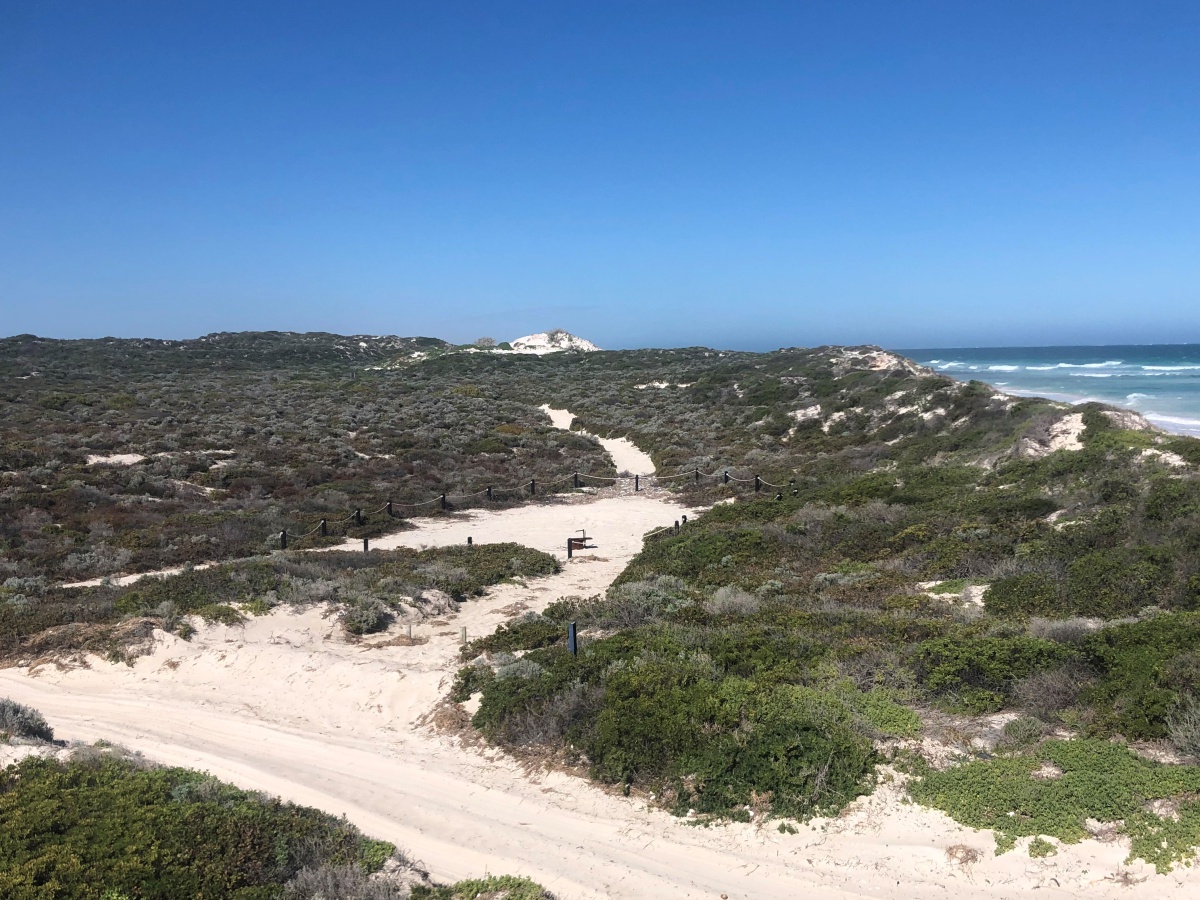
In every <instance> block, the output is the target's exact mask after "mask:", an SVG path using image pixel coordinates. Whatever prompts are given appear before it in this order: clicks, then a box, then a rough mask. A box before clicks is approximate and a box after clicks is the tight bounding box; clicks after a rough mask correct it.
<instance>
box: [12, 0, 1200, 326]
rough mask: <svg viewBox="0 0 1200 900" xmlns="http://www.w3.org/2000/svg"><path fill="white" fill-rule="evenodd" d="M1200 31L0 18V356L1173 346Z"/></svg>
mask: <svg viewBox="0 0 1200 900" xmlns="http://www.w3.org/2000/svg"><path fill="white" fill-rule="evenodd" d="M1197 47H1200V4H1196V3H1194V2H1178V3H1168V2H1154V0H1143V2H1138V3H1133V2H1130V3H1107V2H1102V0H1091V2H1052V0H1039V2H1022V0H1004V2H1000V0H995V2H991V3H971V2H962V0H955V2H917V0H912V2H908V0H885V2H853V0H848V2H847V0H843V2H802V0H791V2H779V3H762V2H753V0H739V2H736V3H735V2H725V3H708V2H687V3H683V2H680V3H673V2H657V0H637V2H628V3H625V2H603V3H601V2H583V0H555V2H545V3H542V2H523V0H522V2H515V3H499V2H491V3H482V2H477V3H472V2H454V0H449V2H447V0H439V2H437V3H434V2H427V3H420V4H417V3H403V2H387V3H369V2H359V3H342V4H334V3H312V2H303V0H292V2H288V3H255V2H248V0H242V2H238V3H226V2H219V0H205V2H188V0H171V2H168V3H164V2H160V0H156V2H134V0H128V2H106V0H94V2H88V3H82V2H78V0H76V2H71V3H65V2H52V0H47V2H37V3H32V2H21V0H0V334H14V333H19V332H35V333H38V334H43V335H50V336H57V337H88V336H102V335H109V334H112V335H122V336H134V335H150V336H158V337H189V336H196V335H199V334H203V333H205V332H209V331H218V330H241V329H269V328H276V329H289V330H327V331H338V332H343V333H398V334H425V335H435V336H439V337H445V338H449V339H453V340H470V339H473V338H475V337H478V336H480V335H484V334H487V335H492V336H494V337H496V338H499V339H505V338H511V337H515V336H518V335H521V334H525V333H528V332H530V331H539V330H544V329H546V328H552V327H562V328H567V329H568V330H571V331H574V332H576V333H579V334H582V335H584V336H586V337H589V338H591V339H592V340H595V341H596V342H597V343H599V344H601V345H602V346H606V347H636V346H675V345H688V344H708V345H712V346H722V347H738V348H747V349H765V348H771V347H778V346H784V345H815V344H820V343H878V344H883V345H885V346H898V347H904V346H924V347H928V346H960V345H970V346H975V345H1020V344H1102V343H1134V342H1155V341H1168V342H1170V341H1200V164H1198V162H1200V53H1197V52H1196V48H1197Z"/></svg>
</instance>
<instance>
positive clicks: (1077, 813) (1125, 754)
mask: <svg viewBox="0 0 1200 900" xmlns="http://www.w3.org/2000/svg"><path fill="white" fill-rule="evenodd" d="M1197 790H1200V767H1196V766H1168V765H1162V764H1159V763H1154V762H1150V761H1148V760H1145V759H1142V758H1141V757H1139V756H1137V755H1136V754H1134V753H1132V752H1130V751H1129V750H1128V749H1127V748H1126V747H1124V746H1122V745H1120V744H1116V743H1112V742H1109V741H1100V740H1094V739H1079V740H1073V741H1057V740H1052V741H1046V742H1045V743H1043V744H1041V745H1039V746H1037V747H1036V748H1034V749H1031V750H1027V751H1024V752H1021V753H1018V754H1016V755H1013V756H1008V757H1003V758H997V759H990V760H977V761H974V762H968V763H964V764H962V765H959V766H955V767H953V768H950V769H945V770H943V771H940V772H933V771H930V772H927V773H926V774H924V775H923V776H922V777H920V778H918V779H915V780H914V781H912V782H910V784H909V792H910V793H911V794H912V796H913V798H914V799H916V800H917V801H918V802H920V803H924V804H926V805H928V806H932V807H935V808H937V809H940V810H943V811H944V812H946V813H947V814H949V815H950V816H952V817H953V818H954V819H956V820H957V821H959V822H962V823H963V824H964V825H969V826H971V827H972V828H988V829H991V830H992V831H994V832H995V835H996V852H997V853H1003V852H1005V851H1007V850H1011V849H1012V848H1013V846H1014V845H1015V843H1016V840H1017V838H1021V837H1032V838H1034V839H1035V841H1039V843H1037V844H1031V845H1030V848H1029V849H1030V855H1038V853H1039V852H1041V853H1043V854H1044V853H1045V852H1048V851H1046V846H1045V845H1046V844H1048V842H1046V841H1045V840H1044V839H1043V838H1044V837H1052V838H1056V839H1057V840H1059V841H1062V842H1063V843H1065V844H1074V843H1078V842H1079V841H1082V840H1084V839H1085V838H1087V837H1088V836H1089V832H1088V829H1087V820H1089V819H1092V820H1095V821H1097V822H1100V823H1119V822H1123V823H1124V825H1123V826H1120V828H1121V830H1123V831H1124V833H1125V834H1127V835H1128V836H1129V838H1130V840H1131V842H1132V846H1131V850H1130V853H1129V861H1133V860H1135V859H1142V860H1145V861H1146V862H1148V863H1150V864H1152V865H1154V866H1155V867H1156V868H1157V869H1158V871H1160V872H1166V871H1169V870H1170V868H1171V867H1172V866H1173V865H1175V864H1177V863H1180V862H1188V861H1190V860H1192V859H1194V857H1195V848H1196V847H1197V846H1200V802H1198V801H1197V800H1196V799H1195V792H1196V791H1197ZM1156 800H1157V801H1176V802H1175V804H1173V805H1175V806H1176V812H1177V815H1178V819H1175V818H1173V817H1172V816H1171V815H1165V816H1164V815H1159V814H1156V813H1154V812H1153V811H1151V810H1150V809H1149V808H1148V805H1149V804H1150V803H1151V802H1152V801H1156ZM1051 846H1052V845H1051Z"/></svg>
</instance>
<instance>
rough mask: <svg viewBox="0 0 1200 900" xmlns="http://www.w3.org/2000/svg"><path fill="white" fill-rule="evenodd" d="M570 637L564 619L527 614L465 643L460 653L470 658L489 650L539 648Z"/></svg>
mask: <svg viewBox="0 0 1200 900" xmlns="http://www.w3.org/2000/svg"><path fill="white" fill-rule="evenodd" d="M547 612H549V610H548V611H547ZM566 639H567V629H566V624H565V623H564V622H558V621H554V620H553V619H550V618H548V617H547V616H544V615H537V614H536V613H534V614H526V615H524V616H522V617H521V618H519V619H517V620H516V621H513V622H509V623H508V624H506V625H501V626H500V627H498V628H497V629H496V630H495V631H493V632H492V633H491V634H487V635H484V636H483V637H481V638H476V639H475V640H473V641H468V642H467V643H466V644H464V645H463V648H462V650H461V651H460V655H461V656H462V658H463V659H464V660H469V659H474V658H475V657H476V656H478V655H479V654H481V653H486V652H493V653H497V652H504V651H507V652H512V651H513V650H537V649H539V648H541V647H550V646H552V645H554V644H558V643H565V642H566Z"/></svg>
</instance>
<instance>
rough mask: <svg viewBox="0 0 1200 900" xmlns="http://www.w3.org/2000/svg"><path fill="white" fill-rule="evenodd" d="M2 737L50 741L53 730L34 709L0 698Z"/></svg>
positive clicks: (0, 732) (52, 738) (0, 734)
mask: <svg viewBox="0 0 1200 900" xmlns="http://www.w3.org/2000/svg"><path fill="white" fill-rule="evenodd" d="M3 735H8V736H10V737H24V738H36V739H38V740H40V741H52V740H54V729H53V728H51V727H50V725H49V724H48V723H47V722H46V720H45V719H44V718H43V717H42V714H41V713H40V712H38V711H37V710H36V709H33V708H32V707H29V706H23V705H22V704H20V703H17V702H16V701H15V700H9V699H8V698H7V697H0V736H3Z"/></svg>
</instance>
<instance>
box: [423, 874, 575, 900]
mask: <svg viewBox="0 0 1200 900" xmlns="http://www.w3.org/2000/svg"><path fill="white" fill-rule="evenodd" d="M493 897H494V898H497V900H499V898H501V897H503V898H504V900H554V895H553V894H551V893H550V892H549V891H547V890H546V889H545V888H543V887H542V886H541V885H539V884H535V883H534V882H532V881H530V880H529V879H528V878H517V877H515V876H513V875H499V876H497V875H493V876H491V877H490V878H478V879H470V880H467V881H460V882H458V883H457V884H452V885H447V886H445V887H426V886H425V885H420V884H419V885H415V886H414V887H413V889H412V900H487V898H493Z"/></svg>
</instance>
